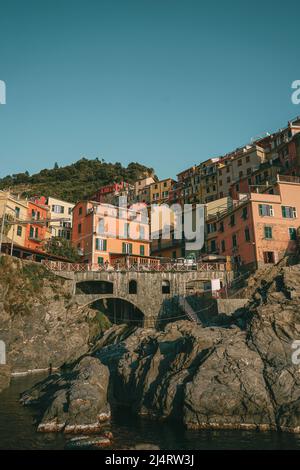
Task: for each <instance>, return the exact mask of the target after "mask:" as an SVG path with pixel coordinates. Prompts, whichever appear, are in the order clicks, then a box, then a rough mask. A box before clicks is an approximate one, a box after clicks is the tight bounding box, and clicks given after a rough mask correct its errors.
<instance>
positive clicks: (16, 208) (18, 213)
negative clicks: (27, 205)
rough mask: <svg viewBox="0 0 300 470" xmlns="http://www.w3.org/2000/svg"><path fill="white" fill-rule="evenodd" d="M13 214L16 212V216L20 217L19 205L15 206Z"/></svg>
mask: <svg viewBox="0 0 300 470" xmlns="http://www.w3.org/2000/svg"><path fill="white" fill-rule="evenodd" d="M15 214H16V218H17V219H19V218H20V207H15Z"/></svg>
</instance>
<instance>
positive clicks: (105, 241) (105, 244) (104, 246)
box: [103, 240, 107, 251]
mask: <svg viewBox="0 0 300 470" xmlns="http://www.w3.org/2000/svg"><path fill="white" fill-rule="evenodd" d="M106 249H107V240H103V251H106Z"/></svg>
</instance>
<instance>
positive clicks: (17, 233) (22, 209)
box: [0, 191, 28, 246]
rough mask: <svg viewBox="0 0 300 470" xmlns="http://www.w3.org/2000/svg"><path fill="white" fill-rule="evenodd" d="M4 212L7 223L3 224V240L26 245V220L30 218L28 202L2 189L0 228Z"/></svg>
mask: <svg viewBox="0 0 300 470" xmlns="http://www.w3.org/2000/svg"><path fill="white" fill-rule="evenodd" d="M4 214H5V220H6V223H4V226H3V236H2V242H4V241H6V242H9V243H12V242H13V243H14V244H17V245H20V246H24V244H25V233H26V224H25V223H24V222H25V221H26V220H27V219H28V202H27V201H26V200H24V199H20V198H18V196H14V195H13V194H11V193H10V192H8V191H0V220H1V225H0V230H1V228H2V221H3V215H4ZM18 222H19V223H18ZM0 236H1V235H0Z"/></svg>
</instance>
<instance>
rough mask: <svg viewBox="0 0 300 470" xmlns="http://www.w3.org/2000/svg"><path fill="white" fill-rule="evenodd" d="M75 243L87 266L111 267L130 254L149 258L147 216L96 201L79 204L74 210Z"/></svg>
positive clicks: (73, 238)
mask: <svg viewBox="0 0 300 470" xmlns="http://www.w3.org/2000/svg"><path fill="white" fill-rule="evenodd" d="M146 212H147V211H146ZM72 243H73V245H74V247H75V248H77V249H78V251H79V253H80V254H81V256H82V260H83V261H84V262H85V263H91V264H103V263H105V262H108V263H110V264H111V263H112V261H113V259H115V258H116V257H117V256H120V255H128V254H129V255H134V256H138V257H148V256H149V255H150V239H149V223H148V218H147V214H146V215H145V214H144V213H143V212H140V211H134V210H128V209H127V208H119V207H117V206H112V205H109V204H101V203H97V202H95V201H80V202H78V203H77V204H76V205H75V207H74V209H73V231H72Z"/></svg>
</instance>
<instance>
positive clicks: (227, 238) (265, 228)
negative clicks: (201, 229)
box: [206, 175, 300, 269]
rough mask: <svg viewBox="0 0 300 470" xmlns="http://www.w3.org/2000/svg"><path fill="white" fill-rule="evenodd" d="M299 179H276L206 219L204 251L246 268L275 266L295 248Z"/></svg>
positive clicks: (299, 207)
mask: <svg viewBox="0 0 300 470" xmlns="http://www.w3.org/2000/svg"><path fill="white" fill-rule="evenodd" d="M299 226H300V178H298V177H292V176H290V177H289V176H280V175H278V177H277V182H276V184H275V185H274V186H273V187H269V188H263V189H262V192H259V191H258V190H257V191H256V192H250V193H248V194H244V195H240V200H238V201H233V203H232V206H231V207H230V208H229V209H228V210H225V211H224V212H223V213H218V214H215V215H212V216H211V217H210V218H208V220H207V242H206V243H207V252H208V253H212V254H219V255H223V256H231V257H232V260H233V262H234V263H235V265H236V266H238V267H243V268H245V269H250V268H251V269H252V268H257V267H259V266H262V265H265V264H270V263H276V262H278V261H279V260H280V259H281V258H283V256H285V255H287V254H292V253H294V252H295V251H296V250H297V247H298V233H299Z"/></svg>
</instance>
